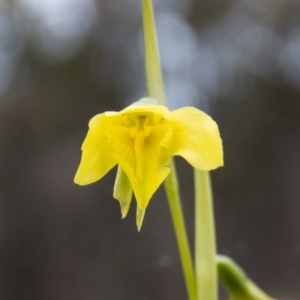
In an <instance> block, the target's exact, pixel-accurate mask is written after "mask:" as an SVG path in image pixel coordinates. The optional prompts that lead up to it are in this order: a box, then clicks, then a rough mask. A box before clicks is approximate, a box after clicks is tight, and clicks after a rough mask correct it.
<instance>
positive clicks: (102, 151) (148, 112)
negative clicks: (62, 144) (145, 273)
mask: <svg viewBox="0 0 300 300" xmlns="http://www.w3.org/2000/svg"><path fill="white" fill-rule="evenodd" d="M154 103H155V100H154V99H151V98H143V99H141V100H140V101H138V102H135V103H134V104H132V105H130V106H129V107H127V108H125V109H124V110H122V111H120V112H105V113H102V114H99V115H96V116H95V117H93V118H92V119H91V121H90V123H89V131H88V134H87V136H86V138H85V141H84V143H83V145H82V151H83V153H82V158H81V163H80V165H79V168H78V170H77V173H76V176H75V180H74V181H75V183H77V184H79V185H87V184H90V183H93V182H95V181H97V180H99V179H101V178H102V177H103V176H104V175H105V174H106V173H107V172H108V171H109V170H111V169H112V168H113V167H114V166H116V165H118V166H119V167H118V173H117V178H116V183H115V187H114V197H115V198H116V199H117V200H119V201H120V204H121V210H122V217H125V216H126V214H127V212H128V209H129V205H130V202H131V198H132V191H133V192H134V195H135V198H136V201H137V224H138V228H139V229H140V226H141V224H142V221H143V217H144V213H145V210H146V207H147V205H148V203H149V200H150V198H151V197H152V195H153V194H154V192H155V191H156V190H157V189H158V187H159V186H160V185H161V183H162V182H163V181H164V180H165V179H166V177H167V176H168V174H169V172H170V168H169V167H168V164H169V160H170V157H172V156H174V155H180V156H182V157H184V158H185V159H186V160H187V161H188V162H189V163H190V164H191V165H192V166H193V167H195V168H197V169H201V170H212V169H215V168H217V167H220V166H222V165H223V151H222V141H221V139H220V135H219V130H218V126H217V125H216V123H215V122H214V121H213V120H212V119H211V118H210V117H209V116H208V115H206V114H205V113H204V112H202V111H200V110H198V109H196V108H193V107H183V108H181V109H177V110H175V111H169V110H168V109H167V108H166V107H165V106H161V105H155V104H154Z"/></svg>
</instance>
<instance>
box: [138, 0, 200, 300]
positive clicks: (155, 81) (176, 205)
mask: <svg viewBox="0 0 300 300" xmlns="http://www.w3.org/2000/svg"><path fill="white" fill-rule="evenodd" d="M142 3H143V25H144V42H145V66H146V79H147V88H148V95H149V97H153V98H154V99H156V100H158V102H159V104H161V105H165V104H166V101H165V91H164V85H163V78H162V74H161V67H160V58H159V51H158V46H157V38H156V30H155V21H154V13H153V8H152V1H151V0H142ZM170 168H171V172H170V175H169V176H168V177H167V179H166V180H165V190H166V194H167V198H168V202H169V207H170V211H171V215H172V220H173V225H174V230H175V235H176V239H177V244H178V248H179V254H180V258H181V263H182V268H183V274H184V278H185V283H186V287H187V292H188V296H189V299H190V300H196V299H197V290H196V282H195V275H194V269H193V263H192V257H191V251H190V247H189V243H188V238H187V234H186V228H185V223H184V217H183V213H182V207H181V201H180V195H179V188H178V180H177V174H176V169H175V165H174V162H173V160H172V161H171V164H170Z"/></svg>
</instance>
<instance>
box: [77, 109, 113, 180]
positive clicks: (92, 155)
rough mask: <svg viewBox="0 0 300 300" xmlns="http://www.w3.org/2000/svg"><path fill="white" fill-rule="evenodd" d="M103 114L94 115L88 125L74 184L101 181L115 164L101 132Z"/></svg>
mask: <svg viewBox="0 0 300 300" xmlns="http://www.w3.org/2000/svg"><path fill="white" fill-rule="evenodd" d="M105 118H106V117H105V115H104V114H100V115H96V116H95V117H93V118H92V119H91V121H90V123H89V128H90V129H89V131H88V134H87V136H86V138H85V140H84V142H83V144H82V151H83V153H82V157H81V162H80V165H79V167H78V170H77V173H76V175H75V179H74V182H75V183H77V184H79V185H86V184H90V183H93V182H95V181H97V180H99V179H101V178H102V177H103V176H104V175H105V174H106V173H107V172H108V171H109V170H110V169H112V168H113V167H114V166H115V165H116V162H115V160H113V158H112V157H111V155H110V150H109V145H108V143H107V138H106V136H105V134H104V131H103V124H104V119H105Z"/></svg>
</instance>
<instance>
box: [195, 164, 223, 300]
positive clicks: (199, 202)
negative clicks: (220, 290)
mask: <svg viewBox="0 0 300 300" xmlns="http://www.w3.org/2000/svg"><path fill="white" fill-rule="evenodd" d="M194 177H195V205H196V207H195V272H196V284H197V290H198V300H216V299H217V297H218V295H217V266H216V259H215V257H216V241H215V226H214V214H213V200H212V191H211V183H210V176H209V173H208V172H207V171H200V170H196V169H195V170H194Z"/></svg>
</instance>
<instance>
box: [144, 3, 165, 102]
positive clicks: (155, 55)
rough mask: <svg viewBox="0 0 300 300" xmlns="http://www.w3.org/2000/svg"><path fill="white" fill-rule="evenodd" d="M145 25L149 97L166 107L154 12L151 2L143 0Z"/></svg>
mask: <svg viewBox="0 0 300 300" xmlns="http://www.w3.org/2000/svg"><path fill="white" fill-rule="evenodd" d="M143 25H144V44H145V67H146V81H147V89H148V94H149V97H153V98H154V99H156V100H157V101H158V102H159V104H161V105H166V100H165V90H164V84H163V78H162V74H161V67H160V58H159V51H158V46H157V38H156V29H155V20H154V12H153V7H152V1H151V0H143Z"/></svg>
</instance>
